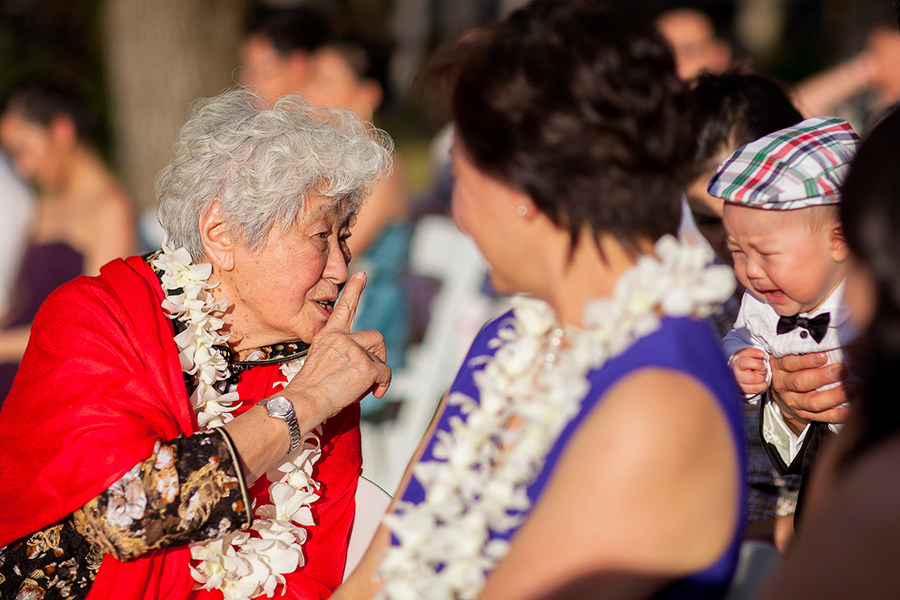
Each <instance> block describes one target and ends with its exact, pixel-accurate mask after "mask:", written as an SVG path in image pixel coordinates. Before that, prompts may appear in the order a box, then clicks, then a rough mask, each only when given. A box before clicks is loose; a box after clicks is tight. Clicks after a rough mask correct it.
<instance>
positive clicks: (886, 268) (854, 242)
mask: <svg viewBox="0 0 900 600" xmlns="http://www.w3.org/2000/svg"><path fill="white" fill-rule="evenodd" d="M898 156H900V110H898V109H895V110H894V111H893V112H892V113H891V114H890V115H888V116H887V117H886V118H885V119H884V120H882V121H881V122H880V123H879V124H878V125H876V126H875V128H874V129H873V130H872V131H871V132H870V133H869V135H868V136H867V137H866V138H865V139H864V140H863V143H862V145H861V146H860V147H859V151H858V152H857V154H856V156H855V157H854V159H853V162H852V163H851V165H850V171H849V172H848V174H847V178H846V180H845V181H844V186H843V189H842V195H841V203H840V211H841V221H842V223H843V227H844V234H845V236H846V239H847V244H848V245H849V247H850V249H851V250H852V251H853V254H854V255H855V256H856V258H857V259H859V261H860V262H861V263H862V264H864V265H866V267H868V268H869V269H870V270H871V272H872V275H873V276H874V278H875V285H876V298H875V303H876V309H875V316H874V319H873V321H872V323H871V324H870V325H869V326H868V329H867V331H866V332H865V333H864V335H863V340H862V342H861V343H860V344H859V346H858V347H857V348H856V350H857V351H858V352H859V354H858V355H856V358H857V359H858V360H855V361H854V362H853V363H852V364H853V365H854V372H855V374H857V375H861V376H862V386H861V387H862V394H863V398H862V399H861V400H862V402H860V403H859V404H857V405H854V406H855V408H854V413H858V414H854V417H858V418H859V419H860V420H861V422H862V427H860V428H858V429H856V430H855V431H859V432H861V434H860V436H859V438H858V439H856V440H855V443H854V444H853V450H852V451H851V453H850V455H849V456H850V457H853V456H858V455H859V454H860V453H862V452H863V451H864V450H867V449H869V448H872V447H874V446H875V445H877V444H878V443H879V442H881V441H883V440H885V439H886V438H887V437H888V436H889V435H890V434H892V433H894V432H896V431H897V429H898V427H900V402H897V399H896V396H897V383H896V379H897V372H898V370H900V168H897V157H898Z"/></svg>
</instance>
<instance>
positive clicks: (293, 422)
mask: <svg viewBox="0 0 900 600" xmlns="http://www.w3.org/2000/svg"><path fill="white" fill-rule="evenodd" d="M257 404H260V405H262V406H263V407H264V408H265V409H266V413H267V414H268V415H269V416H270V417H273V418H275V419H281V420H282V421H284V422H285V423H287V426H288V430H289V431H290V434H291V446H290V448H289V449H288V454H290V453H291V452H293V451H294V450H296V449H297V447H298V446H299V445H300V425H299V424H298V423H297V415H296V414H295V413H294V404H293V403H292V402H291V401H290V400H289V399H288V398H285V397H284V396H272V397H270V398H263V399H262V400H260V401H259V402H257Z"/></svg>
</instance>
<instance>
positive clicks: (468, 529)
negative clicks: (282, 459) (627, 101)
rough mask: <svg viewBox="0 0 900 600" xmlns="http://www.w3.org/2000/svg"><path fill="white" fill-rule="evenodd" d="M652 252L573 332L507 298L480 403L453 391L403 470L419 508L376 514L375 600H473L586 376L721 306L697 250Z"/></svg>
mask: <svg viewBox="0 0 900 600" xmlns="http://www.w3.org/2000/svg"><path fill="white" fill-rule="evenodd" d="M654 254H655V256H642V257H640V258H639V259H638V261H637V263H636V264H635V265H634V266H633V267H632V268H630V269H629V270H628V271H626V272H625V273H624V274H623V275H622V276H621V277H620V279H619V281H618V282H617V284H616V287H615V290H614V292H613V295H612V297H611V298H604V299H598V300H595V301H594V302H592V303H590V304H589V305H588V306H587V307H586V310H585V316H584V327H583V328H582V329H578V328H574V327H567V326H564V325H561V324H560V323H559V322H558V320H557V316H556V314H555V313H554V311H553V309H552V308H551V307H550V306H549V305H548V304H546V303H545V302H542V301H539V300H533V299H525V298H518V299H516V300H515V301H514V309H513V312H514V318H513V319H511V320H510V321H509V323H508V324H505V326H501V328H500V329H499V330H498V332H497V337H496V338H494V339H492V340H491V341H490V342H489V344H490V346H491V347H494V348H496V349H497V350H496V352H495V353H494V355H493V356H491V357H487V358H482V359H480V362H481V363H482V364H483V368H482V369H481V370H476V371H475V372H474V374H473V378H474V383H475V386H476V387H477V389H478V392H479V397H480V401H476V400H475V399H473V398H471V397H469V396H466V395H464V394H461V393H454V394H452V395H451V396H450V397H449V398H448V402H449V403H450V404H452V405H457V406H459V407H460V409H461V416H460V417H459V418H453V419H451V420H450V432H445V431H440V430H439V431H438V432H437V434H436V440H435V443H434V449H433V455H434V460H433V461H428V462H420V463H418V464H417V465H416V466H415V467H414V470H413V473H414V474H415V476H416V478H417V479H418V480H419V482H420V483H421V485H422V487H423V488H424V490H425V499H424V500H423V501H422V502H421V503H419V504H414V503H410V502H398V504H397V507H396V509H395V512H394V513H392V514H389V515H387V516H386V517H385V520H384V522H385V524H386V525H387V526H388V527H389V529H390V530H391V532H392V533H393V535H394V536H395V537H396V538H397V539H398V540H399V544H398V545H397V546H391V547H390V548H388V549H387V550H386V552H385V554H384V556H383V559H382V563H381V565H380V567H379V570H378V572H377V577H379V578H380V579H381V580H382V581H384V585H383V586H382V588H381V590H380V591H379V593H378V595H377V596H376V598H379V599H381V600H387V599H396V600H405V599H409V598H430V599H433V600H443V599H448V600H449V599H454V600H455V599H463V600H466V599H471V598H474V597H476V596H477V595H478V593H479V592H480V591H481V589H482V588H483V587H484V583H485V580H486V578H487V574H488V573H490V571H491V570H492V569H493V568H494V567H495V566H496V565H497V563H498V562H499V561H500V560H501V559H502V558H503V557H504V556H505V555H506V553H507V552H508V550H509V542H507V541H505V540H502V539H491V532H492V531H493V532H497V533H504V532H508V531H510V530H512V529H513V528H515V527H516V526H518V525H519V524H521V523H522V521H523V520H524V519H525V515H526V514H527V511H528V509H529V508H530V505H531V503H530V500H529V498H528V495H527V486H528V484H529V483H530V482H531V481H532V480H533V479H534V478H535V477H536V476H537V475H538V473H539V472H540V470H541V468H542V467H543V465H544V462H545V460H546V456H547V454H548V452H549V451H550V449H551V448H552V446H553V444H554V443H555V442H556V440H557V438H558V437H559V435H560V433H561V432H562V430H563V429H564V428H565V427H566V425H568V423H569V422H570V421H571V420H572V419H573V418H574V417H575V415H577V414H578V412H579V410H580V408H581V403H582V401H583V400H584V397H585V395H586V394H587V392H588V390H589V388H590V384H589V382H588V379H587V377H588V374H589V372H590V371H593V370H597V369H600V368H602V367H603V365H605V364H606V363H607V361H609V360H610V359H612V358H614V357H616V356H618V355H620V354H622V353H623V352H625V351H626V350H627V349H628V348H630V347H631V346H632V345H633V344H634V343H635V342H636V341H637V340H639V339H641V338H643V337H645V336H647V335H649V334H650V333H652V332H654V331H656V330H657V329H658V328H659V325H660V322H661V319H662V318H663V317H664V316H673V317H681V316H694V317H698V318H705V317H707V316H709V315H710V314H711V313H712V312H713V311H714V310H715V308H716V307H717V306H718V304H720V303H721V302H722V301H724V300H725V299H727V298H728V297H730V295H731V293H732V291H733V289H734V275H733V273H732V272H731V269H730V268H729V267H727V266H724V265H712V266H711V265H710V263H711V262H712V254H711V252H709V251H708V249H706V248H704V247H700V246H686V245H682V244H681V243H679V242H678V241H676V240H675V238H673V237H671V236H666V237H663V238H661V239H660V240H659V241H658V242H657V243H656V245H655V247H654ZM476 360H479V359H476ZM511 424H516V425H515V426H510V425H511Z"/></svg>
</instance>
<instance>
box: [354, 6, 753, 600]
mask: <svg viewBox="0 0 900 600" xmlns="http://www.w3.org/2000/svg"><path fill="white" fill-rule="evenodd" d="M449 52H451V53H453V54H452V57H453V60H451V61H443V62H442V63H441V64H442V65H443V66H447V65H448V64H450V65H453V67H454V68H453V69H451V70H450V71H451V72H453V71H455V73H456V76H455V77H454V78H453V80H452V81H451V82H450V89H451V90H452V107H453V110H452V112H453V120H454V125H455V136H456V142H455V146H454V148H453V152H452V155H453V163H454V173H455V176H456V181H455V188H454V193H453V215H454V218H455V219H456V222H457V223H458V224H459V226H460V227H461V228H462V229H463V231H465V232H466V233H467V234H469V235H470V236H471V237H472V238H473V239H474V240H475V242H476V243H477V244H478V246H479V248H480V249H481V252H482V254H483V255H484V257H485V259H486V261H487V263H488V264H489V266H490V274H491V281H492V283H493V285H494V287H495V288H496V289H498V290H499V291H500V292H504V293H522V294H525V295H527V296H530V298H519V299H517V300H516V305H515V308H514V310H513V311H511V312H510V313H507V314H505V315H503V316H501V317H500V318H498V319H496V320H494V321H492V322H491V323H488V324H487V325H486V326H485V327H484V329H483V330H482V331H481V332H480V333H479V335H478V336H477V338H476V339H475V341H474V343H473V345H472V348H471V350H470V352H469V354H468V356H467V358H466V360H465V362H464V364H463V366H462V368H461V369H460V372H459V374H458V375H457V378H456V380H455V381H454V383H453V385H452V387H451V389H450V392H449V394H448V395H447V397H446V398H445V400H444V401H443V403H442V405H441V407H440V408H439V409H438V415H437V417H436V421H435V423H434V424H433V425H432V428H431V429H430V431H429V433H428V434H427V435H426V439H425V440H424V442H423V445H422V446H421V448H420V451H419V453H418V454H417V457H416V459H415V460H414V463H413V464H412V466H411V468H410V472H409V473H408V474H407V477H406V478H405V480H404V484H403V485H402V487H401V490H400V492H399V494H398V497H397V499H396V500H395V503H394V506H393V509H392V511H391V512H390V514H389V515H388V516H387V517H386V518H385V520H384V523H383V527H382V529H381V531H380V532H379V533H378V534H377V535H376V538H375V541H374V542H373V545H372V546H371V547H370V548H369V552H368V554H367V555H366V557H364V559H363V562H362V563H361V566H360V568H359V569H358V570H357V572H356V573H354V574H353V575H352V576H351V578H350V579H349V580H348V581H347V583H346V584H345V585H344V586H343V587H341V588H340V589H339V590H338V591H337V592H336V597H340V598H368V597H372V596H374V597H377V598H418V597H423V598H424V597H427V598H476V597H477V598H491V599H510V598H532V597H539V596H541V595H543V594H547V593H549V592H551V591H552V590H554V589H555V588H557V587H559V586H561V585H563V584H565V583H566V582H568V581H570V580H571V579H573V578H577V577H580V576H584V575H588V574H591V573H597V572H600V573H616V572H619V573H621V572H624V573H626V574H634V575H637V577H635V578H634V579H635V581H633V582H632V583H634V585H633V586H632V588H631V589H630V591H629V593H628V594H622V597H649V596H651V595H653V594H656V593H661V594H662V596H661V597H686V598H716V597H721V596H722V595H723V593H724V591H725V590H726V588H727V586H728V583H729V580H730V577H731V573H732V572H733V569H734V567H735V564H736V560H737V553H738V547H739V541H740V533H741V523H742V504H743V492H742V490H743V482H744V471H743V463H744V457H743V440H742V424H741V415H740V408H739V406H738V401H737V391H736V389H735V387H734V382H733V378H732V377H731V375H730V373H729V372H728V369H727V367H726V364H725V360H724V358H723V356H722V354H721V350H720V349H719V347H718V343H717V341H716V338H715V337H714V335H713V334H712V332H711V331H710V329H709V327H708V325H707V324H706V323H705V322H703V321H701V320H698V319H696V318H693V317H702V316H704V315H707V314H708V313H709V312H710V311H711V310H712V304H713V303H714V301H716V300H722V299H724V298H727V297H728V296H729V295H730V294H731V291H732V289H733V285H734V283H733V277H732V275H731V272H730V269H728V267H725V266H720V267H710V266H707V263H708V261H709V260H711V258H712V257H711V254H709V253H707V252H706V250H705V249H701V248H698V247H693V248H692V247H687V246H682V245H681V244H679V243H678V242H677V241H676V239H675V238H674V237H673V234H674V233H675V231H676V229H677V227H678V222H679V217H680V195H681V184H682V183H683V181H684V177H685V176H686V174H687V169H688V167H689V165H690V162H691V158H692V155H693V146H692V142H691V139H692V138H691V135H690V126H689V122H688V119H687V116H688V114H689V101H688V97H687V90H686V88H685V87H684V86H683V84H682V83H681V82H680V81H679V80H678V77H677V75H676V73H675V65H674V61H673V59H672V56H671V55H670V53H669V50H668V47H667V45H666V43H665V41H664V40H663V39H662V38H661V37H660V36H659V34H658V33H656V32H655V31H654V30H653V29H652V27H650V26H649V25H646V24H643V23H641V22H638V21H636V20H634V19H632V18H629V17H627V16H624V15H620V14H618V13H615V12H611V11H608V10H606V9H604V8H601V7H599V6H598V5H596V4H595V3H593V2H586V1H581V0H562V1H561V0H538V1H536V2H533V3H531V4H529V5H527V6H526V7H525V8H523V9H521V10H519V11H517V12H515V13H513V14H512V15H511V16H510V17H509V18H507V19H506V20H504V21H502V22H499V23H496V24H493V25H490V26H488V27H486V28H484V29H481V30H477V31H475V32H472V33H470V34H468V35H467V36H466V37H465V38H464V40H463V41H461V42H460V43H459V44H457V45H456V46H455V47H453V48H452V49H451V50H449ZM373 576H374V579H373ZM609 592H610V588H604V587H603V586H602V585H601V586H599V587H598V589H597V590H596V593H595V596H596V597H605V596H604V594H605V593H609Z"/></svg>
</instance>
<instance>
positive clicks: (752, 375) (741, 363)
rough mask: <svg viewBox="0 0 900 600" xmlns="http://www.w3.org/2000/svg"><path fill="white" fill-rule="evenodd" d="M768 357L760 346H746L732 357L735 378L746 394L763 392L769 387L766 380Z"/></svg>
mask: <svg viewBox="0 0 900 600" xmlns="http://www.w3.org/2000/svg"><path fill="white" fill-rule="evenodd" d="M767 357H768V355H767V354H766V353H765V352H763V351H762V350H760V349H759V348H744V349H743V350H740V351H738V352H735V353H734V356H732V357H731V361H730V364H731V370H732V371H734V378H735V379H736V380H737V382H738V385H739V386H740V387H741V391H742V392H744V393H745V394H761V393H763V392H764V391H766V388H767V387H769V384H768V383H767V382H766V363H765V361H766V359H767Z"/></svg>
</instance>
